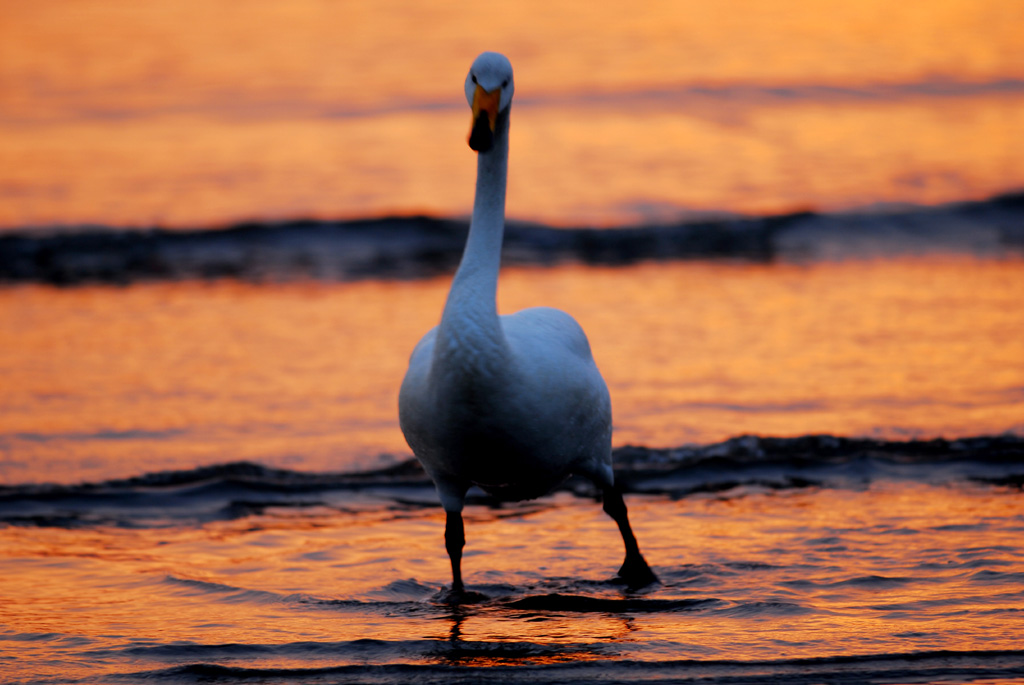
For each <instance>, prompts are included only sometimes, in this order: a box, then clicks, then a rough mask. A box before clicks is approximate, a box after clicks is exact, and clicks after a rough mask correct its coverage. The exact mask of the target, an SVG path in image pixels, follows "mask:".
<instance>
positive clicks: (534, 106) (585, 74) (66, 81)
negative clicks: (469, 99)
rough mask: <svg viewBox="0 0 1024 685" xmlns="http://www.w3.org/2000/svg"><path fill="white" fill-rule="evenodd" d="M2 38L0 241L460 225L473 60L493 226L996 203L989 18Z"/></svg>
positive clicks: (422, 20)
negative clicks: (506, 139) (495, 187)
mask: <svg viewBox="0 0 1024 685" xmlns="http://www.w3.org/2000/svg"><path fill="white" fill-rule="evenodd" d="M5 17H6V18H7V21H6V22H5V24H4V27H5V28H2V29H0V43H2V44H3V45H4V61H3V67H2V71H0V79H2V82H3V83H4V84H5V87H4V88H0V159H3V160H4V161H5V163H4V164H2V165H0V197H2V199H3V202H0V229H2V228H17V227H26V226H28V227H36V226H48V225H80V224H82V223H91V224H98V225H101V226H150V225H162V226H170V227H197V226H198V227H211V226H222V225H225V224H231V223H233V222H238V221H245V220H254V219H255V220H272V219H291V218H296V217H317V218H352V217H364V216H378V215H390V214H408V213H411V212H426V213H430V214H437V215H443V216H453V215H464V214H467V213H468V212H469V208H470V203H471V190H472V178H473V177H472V173H473V159H472V154H471V153H470V151H469V150H468V148H467V147H466V145H465V135H466V121H467V110H466V104H465V102H464V101H463V96H462V88H461V84H462V79H463V78H464V75H465V70H466V68H467V65H468V62H469V60H470V59H472V57H473V56H474V55H475V54H477V53H478V52H480V51H481V50H485V49H498V50H502V51H504V52H506V53H507V54H508V55H509V56H510V58H511V59H512V61H513V63H514V64H515V68H516V73H517V79H516V80H517V94H516V97H517V104H516V107H515V115H514V117H515V125H514V127H513V135H512V163H511V169H510V187H509V204H508V209H509V214H510V216H513V217H516V218H521V219H531V220H539V221H543V222H547V223H552V224H555V225H580V224H593V225H598V226H606V225H620V224H623V223H631V222H645V221H652V220H660V219H666V218H678V217H679V216H681V215H687V214H688V213H690V212H698V213H700V212H708V211H711V212H722V211H731V212H748V213H759V212H780V211H790V210H793V209H800V208H807V207H813V208H818V209H826V210H829V209H842V208H850V207H859V206H863V205H871V204H874V203H877V202H914V203H928V204H932V203H940V202H950V201H956V200H962V199H980V198H985V197H989V196H991V195H994V194H997V193H1002V192H1007V191H1010V190H1015V189H1018V188H1020V187H1021V186H1022V185H1024V162H1022V159H1024V156H1022V155H1021V154H1020V145H1019V135H1018V132H1019V131H1020V130H1021V129H1022V128H1024V120H1022V117H1024V114H1022V113H1024V107H1022V106H1021V102H1022V98H1024V95H1022V93H1021V91H1020V88H1019V85H1016V84H1019V82H1020V81H1021V80H1022V79H1024V50H1021V47H1020V41H1019V40H1018V36H1017V35H1016V32H1015V31H1014V30H1013V27H1016V26H1018V25H1020V24H1021V23H1022V22H1024V10H1022V9H1021V6H1020V5H1019V4H1016V3H1012V2H1011V3H1007V2H1001V1H997V0H988V1H985V2H980V1H976V0H959V1H949V2H941V3H932V4H930V5H928V7H927V9H926V10H924V9H922V8H921V7H918V6H907V7H906V8H902V9H895V8H893V7H892V5H891V3H888V2H883V1H882V0H870V1H865V2H857V3H853V4H849V5H844V6H842V7H834V6H829V7H828V8H827V9H826V8H825V7H824V6H822V5H820V4H819V3H815V2H811V1H810V0H787V1H786V2H781V3H780V2H767V1H765V0H749V1H744V2H742V3H740V4H739V5H736V4H730V5H728V6H722V7H718V6H710V7H709V6H707V5H706V4H705V3H698V2H683V3H679V2H664V1H659V2H656V3H653V4H650V5H647V6H645V9H644V12H643V13H639V14H637V13H634V12H633V11H632V9H631V8H627V7H625V6H620V5H609V6H601V7H590V8H588V9H587V10H586V11H585V12H583V11H580V10H579V9H578V8H575V7H570V6H565V7H557V6H556V7H553V6H551V3H543V2H539V1H538V0H529V1H528V2H523V3H519V4H517V5H515V6H514V7H504V8H501V9H500V10H499V9H496V8H495V7H494V6H492V5H486V4H485V5H481V6H479V7H477V6H472V5H467V4H465V3H459V4H452V3H432V4H431V5H430V6H422V5H418V4H409V3H403V2H393V3H386V4H385V5H376V6H374V8H373V9H372V10H371V9H366V8H359V7H357V6H356V5H353V4H352V3H331V2H324V1H323V0H301V1H300V2H294V3H288V4H287V5H276V4H274V3H257V4H256V5H253V6H251V7H247V8H246V11H245V12H237V11H233V9H232V8H229V7H227V6H225V5H223V4H222V3H189V4H187V6H181V5H180V4H176V3H161V2H153V3H146V4H145V5H143V6H137V5H132V6H131V7H130V11H129V7H128V6H127V5H125V4H124V3H108V2H97V1H95V0H84V1H82V2H76V3H75V4H74V6H73V7H67V6H64V5H61V4H59V3H53V2H37V3H32V4H31V5H26V4H17V5H16V6H12V7H9V8H7V12H6V14H5ZM83 25H88V26H90V27H91V30H89V31H81V30H79V28H80V27H81V26H83ZM424 26H429V27H430V31H423V30H422V27H424ZM481 26H486V27H487V30H486V31H481V30H479V27H481ZM567 26H572V27H574V29H573V30H572V31H566V30H565V27H567ZM40 45H46V46H47V49H46V50H40V49H38V46H40Z"/></svg>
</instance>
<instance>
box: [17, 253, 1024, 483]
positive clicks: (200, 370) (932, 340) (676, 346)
mask: <svg viewBox="0 0 1024 685" xmlns="http://www.w3.org/2000/svg"><path fill="white" fill-rule="evenodd" d="M1021 269H1022V266H1021V264H1020V262H1019V261H1016V260H1006V261H976V260H972V259H969V258H938V259H927V260H912V259H911V260H900V261H850V262H844V263H837V264H827V265H826V264H822V265H817V266H785V265H774V266H757V265H739V264H735V265H734V264H718V265H716V264H691V265H686V266H680V265H658V264H648V265H641V266H636V267H629V268H621V269H594V268H584V267H572V266H567V267H560V268H557V269H543V270H541V269H506V270H505V272H504V274H503V276H502V283H501V290H500V294H499V300H500V307H501V310H502V311H505V312H509V311H514V310H517V309H520V308H523V307H527V306H533V305H537V304H541V303H543V304H546V305H550V306H556V307H559V308H562V309H565V310H566V311H568V312H570V313H571V314H573V315H574V316H575V317H576V318H577V319H578V320H579V321H580V323H581V324H582V325H583V326H584V328H585V330H587V332H588V335H589V336H590V340H591V345H592V347H593V349H594V354H595V356H596V358H597V362H598V364H599V366H600V368H601V370H602V372H603V373H604V375H605V378H606V379H607V381H608V383H609V386H610V389H611V394H612V402H613V407H614V422H615V434H614V442H615V444H616V445H622V444H644V445H649V446H674V445H679V444H682V443H686V442H699V443H709V442H714V441H717V440H723V439H726V438H728V437H731V436H734V435H738V434H741V433H755V434H760V435H803V434H807V433H833V434H837V435H877V436H880V437H889V438H898V437H903V436H922V437H930V436H931V437H934V436H956V435H966V434H983V433H999V432H1003V431H1006V430H1011V429H1015V428H1017V429H1019V428H1020V427H1021V414H1020V407H1021V399H1020V396H1019V389H1020V388H1021V387H1024V356H1022V355H1024V348H1022V347H1021V346H1020V345H1019V344H1018V341H1019V340H1021V339H1024V318H1022V314H1021V311H1022V310H1021V308H1020V307H1019V306H1018V304H1019V302H1020V301H1021V298H1022V297H1024V290H1022V288H1024V285H1022V284H1024V280H1022V279H1021V278H1020V274H1021ZM447 288H448V279H447V278H441V279H436V280H432V281H428V282H418V283H400V282H392V283H380V282H365V283H350V284H328V283H309V284H284V285H276V286H273V287H269V286H258V285H246V284H240V283H230V282H221V283H206V284H204V283H167V284H160V285H145V286H135V287H133V288H130V289H126V290H114V289H107V288H77V289H73V290H50V289H46V288H35V287H29V288H16V289H7V290H3V291H0V372H2V373H3V375H4V377H5V378H6V388H7V392H6V393H5V394H4V395H3V397H2V399H0V408H2V412H0V433H2V434H4V435H7V436H9V437H8V440H9V441H10V440H13V443H11V445H12V447H11V448H10V449H13V450H14V452H13V453H14V454H16V455H17V456H18V459H17V460H16V462H14V463H9V464H8V466H7V468H6V469H5V474H4V476H3V478H4V479H6V480H7V482H23V481H39V480H53V479H57V480H61V481H68V482H70V481H74V480H78V479H82V478H85V479H88V480H98V479H102V478H104V477H110V476H113V475H114V474H124V473H134V472H141V471H143V470H154V469H163V468H180V467H181V466H182V465H184V464H191V465H199V464H207V463H216V462H222V461H224V460H225V459H226V458H228V457H227V456H226V455H230V459H231V460H245V459H248V460H258V461H262V462H264V463H268V464H273V465H279V466H285V467H290V468H300V469H309V470H327V471H331V470H347V469H352V468H357V467H363V466H367V465H373V464H375V463H378V462H376V460H377V458H378V457H379V455H381V454H391V455H396V456H405V455H407V454H408V451H407V448H406V446H405V445H404V443H403V442H402V437H401V433H400V431H399V430H398V427H397V419H396V416H395V414H396V409H395V403H396V401H397V400H396V393H397V388H398V385H399V383H400V381H401V378H402V374H403V373H404V371H405V365H406V361H407V359H408V355H409V353H410V351H411V350H412V347H413V346H414V345H415V342H416V341H417V340H418V339H419V337H420V336H421V335H422V334H423V332H424V331H426V330H428V329H429V328H431V327H432V326H434V325H436V323H437V320H438V319H439V316H440V311H441V307H442V304H443V302H444V297H445V293H446V292H447ZM133 464H135V465H133ZM143 464H144V466H143Z"/></svg>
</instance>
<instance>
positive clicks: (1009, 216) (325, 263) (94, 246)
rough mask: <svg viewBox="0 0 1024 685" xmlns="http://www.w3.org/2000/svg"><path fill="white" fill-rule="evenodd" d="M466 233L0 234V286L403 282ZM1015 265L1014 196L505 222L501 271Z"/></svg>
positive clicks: (424, 224)
mask: <svg viewBox="0 0 1024 685" xmlns="http://www.w3.org/2000/svg"><path fill="white" fill-rule="evenodd" d="M467 229H468V224H467V222H466V221H464V220H458V219H446V218H434V217H426V216H408V217H386V218H378V219H360V220H352V221H317V220H296V221H286V222H273V223H244V224H239V225H235V226H231V227H227V228H219V229H209V230H171V229H163V228H149V229H130V230H129V229H115V228H111V227H102V226H85V227H75V228H71V227H63V228H49V229H46V228H32V229H23V230H18V231H13V232H8V233H4V234H0V283H25V282H37V283H48V284H56V285H76V284H84V283H110V284H127V283H132V282H137V281H153V280H167V279H171V280H175V279H221V278H233V279H239V280H245V281H254V282H264V281H271V282H273V281H280V280H293V279H325V280H340V281H344V280H357V279H367V278H375V279H411V278H424V277H431V276H436V275H439V274H444V273H449V272H451V271H453V270H454V269H455V267H456V266H457V265H458V260H459V258H460V255H461V251H462V247H463V244H464V242H465V236H466V231H467ZM936 253H939V254H964V255H973V256H981V257H1004V256H1020V255H1022V254H1024V192H1022V193H1015V194H1007V195H1001V196H998V197H994V198H991V199H988V200H984V201H977V202H962V203H955V204H948V205H942V206H938V207H918V206H912V207H878V208H875V209H873V210H867V209H865V210H861V211H859V212H845V213H834V214H820V213H814V212H797V213H791V214H784V215H777V216H761V217H741V216H722V217H716V218H705V219H700V220H693V221H685V222H681V223H674V224H653V225H640V226H622V227H618V228H602V229H595V228H587V227H577V228H553V227H550V226H543V225H539V224H530V223H523V222H515V221H511V222H509V224H508V226H507V227H506V234H505V245H504V252H503V259H504V262H505V263H506V264H514V265H541V266H550V265H555V264H559V263H566V262H573V263H582V264H589V265H611V266H619V265H629V264H634V263H637V262H642V261H652V260H657V261H668V260H687V259H728V260H742V261H750V262H762V263H767V262H774V261H797V262H802V261H820V260H826V261H828V260H841V259H851V258H881V257H893V256H906V255H922V254H924V255H929V254H936Z"/></svg>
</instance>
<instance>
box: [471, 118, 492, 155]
mask: <svg viewBox="0 0 1024 685" xmlns="http://www.w3.org/2000/svg"><path fill="white" fill-rule="evenodd" d="M469 147H471V148H472V149H473V150H475V151H476V152H488V151H490V149H491V148H492V147H494V133H493V132H492V131H491V124H490V122H489V121H488V120H487V112H480V114H479V115H478V116H477V118H476V121H474V122H473V130H472V131H471V132H470V134H469Z"/></svg>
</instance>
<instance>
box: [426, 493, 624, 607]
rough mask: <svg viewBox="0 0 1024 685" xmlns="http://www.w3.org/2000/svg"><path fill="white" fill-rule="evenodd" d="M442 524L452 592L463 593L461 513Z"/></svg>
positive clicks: (462, 528)
mask: <svg viewBox="0 0 1024 685" xmlns="http://www.w3.org/2000/svg"><path fill="white" fill-rule="evenodd" d="M447 513H448V518H447V519H446V520H445V524H444V546H445V548H446V549H447V550H448V557H449V558H450V559H451V560H452V592H455V593H461V592H464V591H465V589H466V588H465V586H463V584H462V548H463V547H465V546H466V527H465V525H464V524H463V523H462V512H461V511H449V512H447ZM627 525H628V524H627Z"/></svg>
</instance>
